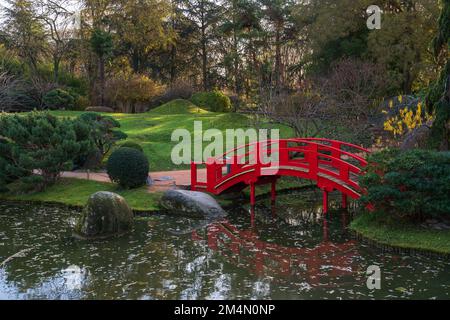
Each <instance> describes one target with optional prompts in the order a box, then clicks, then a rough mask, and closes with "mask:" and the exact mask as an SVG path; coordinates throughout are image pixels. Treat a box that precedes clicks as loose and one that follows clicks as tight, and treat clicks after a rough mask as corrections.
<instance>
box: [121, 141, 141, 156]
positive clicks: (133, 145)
mask: <svg viewBox="0 0 450 320" xmlns="http://www.w3.org/2000/svg"><path fill="white" fill-rule="evenodd" d="M120 147H121V148H131V149H135V150H138V151H140V152H142V153H144V149H142V147H141V146H140V145H139V144H137V143H136V142H133V141H127V142H125V143H124V144H122V145H121V146H120Z"/></svg>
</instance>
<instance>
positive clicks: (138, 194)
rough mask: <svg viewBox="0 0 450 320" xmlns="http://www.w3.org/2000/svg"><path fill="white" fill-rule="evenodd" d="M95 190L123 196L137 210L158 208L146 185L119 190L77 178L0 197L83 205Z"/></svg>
mask: <svg viewBox="0 0 450 320" xmlns="http://www.w3.org/2000/svg"><path fill="white" fill-rule="evenodd" d="M97 191H111V192H114V193H117V194H120V195H121V196H123V197H124V198H125V199H126V200H127V202H128V204H129V205H130V206H131V207H132V208H133V210H137V211H154V210H158V201H159V198H160V197H161V194H159V193H148V192H147V189H146V187H142V188H138V189H133V190H120V189H118V188H117V186H116V185H115V184H111V183H102V182H96V181H88V180H79V179H61V181H59V182H58V183H56V184H55V185H53V186H51V187H49V188H47V189H46V190H45V191H43V192H36V193H31V194H16V193H0V199H3V200H14V201H38V202H50V203H60V204H65V205H72V206H84V205H85V204H86V201H87V200H88V198H89V196H90V195H91V194H93V193H95V192H97Z"/></svg>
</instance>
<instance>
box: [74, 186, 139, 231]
mask: <svg viewBox="0 0 450 320" xmlns="http://www.w3.org/2000/svg"><path fill="white" fill-rule="evenodd" d="M132 228H133V211H132V210H131V208H130V207H129V206H128V204H127V202H126V200H125V199H124V198H123V197H121V196H119V195H118V194H115V193H112V192H107V191H100V192H96V193H94V194H92V195H91V196H90V197H89V199H88V201H87V204H86V206H85V208H84V209H83V213H82V215H81V217H80V218H79V220H78V223H77V225H76V227H75V234H74V235H75V236H76V237H79V238H83V239H90V238H91V239H98V238H108V237H112V236H116V235H121V234H123V233H125V232H127V231H130V230H131V229H132Z"/></svg>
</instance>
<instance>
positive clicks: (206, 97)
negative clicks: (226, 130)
mask: <svg viewBox="0 0 450 320" xmlns="http://www.w3.org/2000/svg"><path fill="white" fill-rule="evenodd" d="M191 102H192V103H193V104H195V105H197V106H199V107H200V108H203V109H206V110H209V111H212V112H228V111H230V110H231V100H230V98H229V97H228V96H227V95H225V94H224V93H223V92H221V91H217V90H215V91H210V92H197V93H194V94H193V95H192V97H191Z"/></svg>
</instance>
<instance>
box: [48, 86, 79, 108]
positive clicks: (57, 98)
mask: <svg viewBox="0 0 450 320" xmlns="http://www.w3.org/2000/svg"><path fill="white" fill-rule="evenodd" d="M43 102H44V104H45V105H46V106H47V108H49V109H52V110H58V109H66V110H72V109H74V107H75V98H74V97H73V96H72V95H71V94H70V93H69V92H67V91H65V90H63V89H54V90H50V91H49V92H47V93H46V94H45V96H44V98H43Z"/></svg>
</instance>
